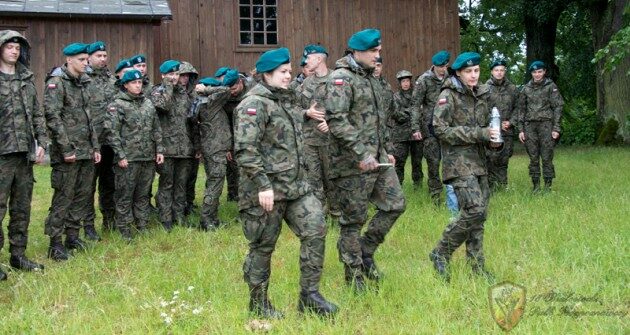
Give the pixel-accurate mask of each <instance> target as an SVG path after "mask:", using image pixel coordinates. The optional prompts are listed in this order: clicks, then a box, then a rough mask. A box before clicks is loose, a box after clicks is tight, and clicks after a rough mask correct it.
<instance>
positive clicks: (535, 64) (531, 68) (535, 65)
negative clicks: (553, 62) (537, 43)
mask: <svg viewBox="0 0 630 335" xmlns="http://www.w3.org/2000/svg"><path fill="white" fill-rule="evenodd" d="M527 69H528V71H529V72H532V71H534V70H538V69H545V70H546V69H547V64H545V63H544V62H543V61H540V60H535V61H533V62H532V63H531V64H529V67H528V68H527Z"/></svg>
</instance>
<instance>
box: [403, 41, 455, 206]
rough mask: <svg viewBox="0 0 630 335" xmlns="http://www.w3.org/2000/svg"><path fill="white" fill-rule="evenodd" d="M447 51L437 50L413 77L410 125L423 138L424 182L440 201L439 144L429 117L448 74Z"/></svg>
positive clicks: (431, 193) (448, 56)
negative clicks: (425, 174) (421, 71)
mask: <svg viewBox="0 0 630 335" xmlns="http://www.w3.org/2000/svg"><path fill="white" fill-rule="evenodd" d="M449 60H450V54H449V53H448V52H446V51H444V50H442V51H439V52H438V53H436V54H435V55H433V57H432V58H431V62H432V64H433V66H431V68H430V69H428V70H427V71H426V72H425V73H423V74H422V75H420V76H419V77H418V79H417V80H416V84H415V87H414V89H413V98H412V99H413V111H412V112H413V115H414V116H413V118H412V127H413V130H414V133H417V132H420V137H421V138H422V139H423V140H422V154H423V155H424V157H425V159H426V160H427V185H428V186H429V194H430V195H431V198H432V199H433V203H434V204H435V205H438V204H439V203H440V195H441V194H442V182H441V180H440V159H441V155H442V154H441V152H440V143H439V142H438V140H437V139H436V138H435V134H434V132H433V125H432V124H431V122H432V117H433V111H434V108H435V105H436V102H437V97H438V95H439V94H440V88H441V87H442V84H443V83H444V81H445V80H446V78H447V77H448V73H447V71H446V69H447V67H448V62H449Z"/></svg>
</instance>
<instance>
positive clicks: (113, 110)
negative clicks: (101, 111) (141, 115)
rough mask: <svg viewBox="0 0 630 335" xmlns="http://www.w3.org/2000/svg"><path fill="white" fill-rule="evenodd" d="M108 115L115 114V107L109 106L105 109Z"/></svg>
mask: <svg viewBox="0 0 630 335" xmlns="http://www.w3.org/2000/svg"><path fill="white" fill-rule="evenodd" d="M107 110H108V111H109V112H110V113H116V107H114V106H111V107H109V108H108V109H107Z"/></svg>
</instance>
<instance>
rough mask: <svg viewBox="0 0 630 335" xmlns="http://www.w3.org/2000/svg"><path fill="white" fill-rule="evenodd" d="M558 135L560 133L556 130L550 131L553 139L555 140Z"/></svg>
mask: <svg viewBox="0 0 630 335" xmlns="http://www.w3.org/2000/svg"><path fill="white" fill-rule="evenodd" d="M558 137H560V133H559V132H557V131H552V132H551V138H553V139H554V140H557V139H558Z"/></svg>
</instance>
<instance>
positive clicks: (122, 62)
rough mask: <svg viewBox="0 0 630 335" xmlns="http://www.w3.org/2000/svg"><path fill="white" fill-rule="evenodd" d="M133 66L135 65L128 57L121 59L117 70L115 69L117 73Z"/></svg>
mask: <svg viewBox="0 0 630 335" xmlns="http://www.w3.org/2000/svg"><path fill="white" fill-rule="evenodd" d="M130 67H133V65H131V62H130V61H129V60H128V59H124V58H123V59H121V60H120V62H118V65H116V70H114V72H115V73H118V72H120V71H122V70H124V69H127V68H130Z"/></svg>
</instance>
